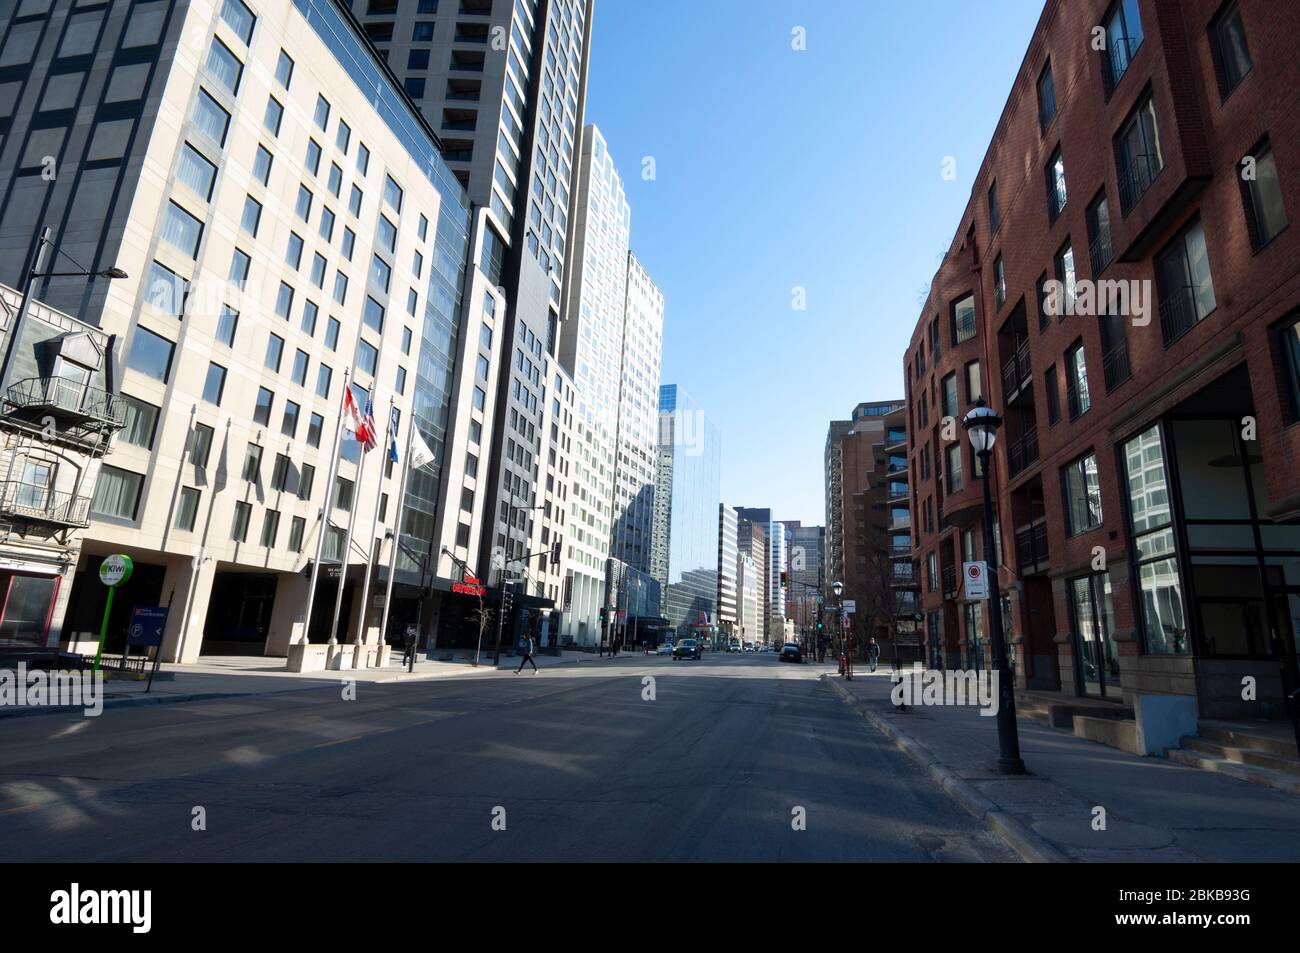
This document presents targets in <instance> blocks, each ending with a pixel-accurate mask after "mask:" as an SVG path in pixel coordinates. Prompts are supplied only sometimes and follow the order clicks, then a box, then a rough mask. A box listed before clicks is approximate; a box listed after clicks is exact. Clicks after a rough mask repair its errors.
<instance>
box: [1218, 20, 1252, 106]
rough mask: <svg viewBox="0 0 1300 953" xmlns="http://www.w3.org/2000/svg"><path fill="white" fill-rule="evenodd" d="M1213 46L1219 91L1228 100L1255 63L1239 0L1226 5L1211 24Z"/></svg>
mask: <svg viewBox="0 0 1300 953" xmlns="http://www.w3.org/2000/svg"><path fill="white" fill-rule="evenodd" d="M1210 49H1211V50H1212V51H1213V53H1214V68H1215V71H1216V72H1217V73H1218V76H1219V92H1220V93H1221V94H1222V95H1223V97H1224V98H1225V99H1226V98H1227V96H1228V94H1229V93H1230V92H1232V91H1233V90H1234V89H1236V88H1237V85H1238V84H1239V83H1240V82H1241V81H1242V79H1244V78H1245V76H1246V74H1247V73H1249V72H1250V70H1251V68H1252V67H1253V66H1254V63H1253V62H1252V61H1251V58H1250V49H1249V48H1248V47H1247V46H1246V28H1245V27H1244V26H1243V25H1242V22H1241V10H1239V9H1238V8H1237V3H1236V0H1232V2H1231V3H1229V4H1228V5H1227V6H1226V7H1224V9H1223V11H1222V12H1221V13H1219V15H1218V16H1216V17H1215V18H1214V22H1212V23H1211V24H1210Z"/></svg>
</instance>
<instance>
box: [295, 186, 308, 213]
mask: <svg viewBox="0 0 1300 953" xmlns="http://www.w3.org/2000/svg"><path fill="white" fill-rule="evenodd" d="M311 200H312V195H311V189H309V188H307V186H305V185H302V184H299V186H298V201H297V203H296V204H295V206H294V211H295V212H296V213H297V215H298V217H299V218H300V219H302V220H303V221H304V222H306V221H310V220H311Z"/></svg>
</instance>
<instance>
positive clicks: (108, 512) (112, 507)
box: [90, 463, 144, 520]
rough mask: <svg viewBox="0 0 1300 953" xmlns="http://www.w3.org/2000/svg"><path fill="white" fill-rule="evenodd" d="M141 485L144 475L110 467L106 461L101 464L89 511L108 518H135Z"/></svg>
mask: <svg viewBox="0 0 1300 953" xmlns="http://www.w3.org/2000/svg"><path fill="white" fill-rule="evenodd" d="M143 485H144V477H143V476H141V475H140V474H139V473H132V472H131V471H130V470H121V469H118V468H117V467H110V466H109V465H108V464H107V463H105V464H103V465H101V466H100V468H99V478H98V479H97V480H96V481H95V496H94V498H93V499H92V500H91V502H90V512H91V513H93V514H94V515H95V516H106V517H109V518H110V519H124V520H133V519H135V514H136V510H137V508H138V507H139V505H140V489H141V487H142V486H143Z"/></svg>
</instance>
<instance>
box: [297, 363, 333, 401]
mask: <svg viewBox="0 0 1300 953" xmlns="http://www.w3.org/2000/svg"><path fill="white" fill-rule="evenodd" d="M299 353H302V352H301V351H300V352H299ZM333 379H334V371H333V369H332V368H331V367H330V366H329V365H328V364H322V365H321V366H320V367H318V368H317V369H316V396H317V397H326V398H328V397H329V395H330V384H331V382H332V381H333Z"/></svg>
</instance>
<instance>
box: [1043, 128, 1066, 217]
mask: <svg viewBox="0 0 1300 953" xmlns="http://www.w3.org/2000/svg"><path fill="white" fill-rule="evenodd" d="M1063 211H1065V160H1064V159H1063V158H1062V157H1061V148H1060V146H1057V148H1056V151H1055V152H1053V153H1052V161H1051V162H1049V163H1047V218H1048V221H1050V222H1051V223H1053V224H1055V223H1056V219H1057V218H1058V217H1059V216H1060V214H1061V213H1062V212H1063Z"/></svg>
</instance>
